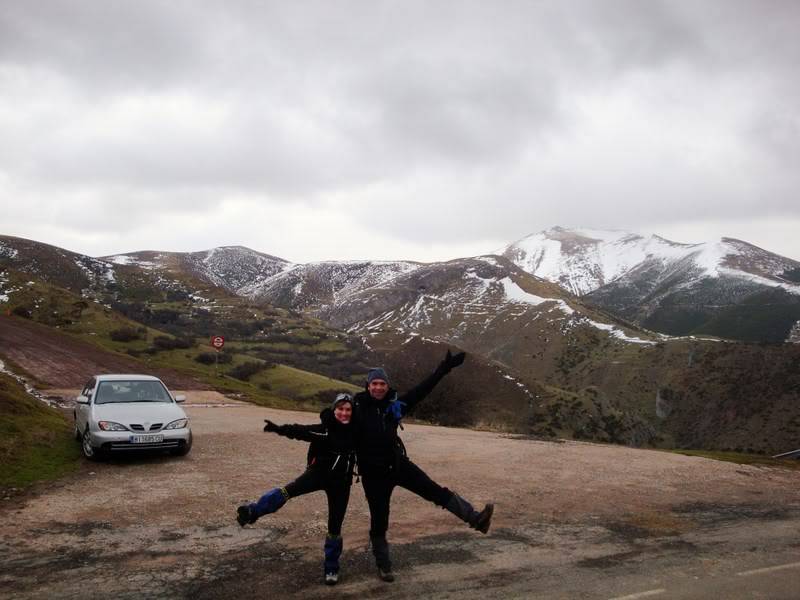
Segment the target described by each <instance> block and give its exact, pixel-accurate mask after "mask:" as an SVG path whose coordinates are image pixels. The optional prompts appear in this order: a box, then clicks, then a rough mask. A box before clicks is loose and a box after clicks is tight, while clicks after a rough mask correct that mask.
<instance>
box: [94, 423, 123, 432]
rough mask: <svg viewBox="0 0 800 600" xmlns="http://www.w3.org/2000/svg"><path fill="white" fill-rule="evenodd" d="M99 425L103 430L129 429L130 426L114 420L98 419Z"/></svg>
mask: <svg viewBox="0 0 800 600" xmlns="http://www.w3.org/2000/svg"><path fill="white" fill-rule="evenodd" d="M97 426H98V427H99V428H100V429H102V430H103V431H128V428H127V427H125V426H124V425H120V424H119V423H114V421H98V422H97Z"/></svg>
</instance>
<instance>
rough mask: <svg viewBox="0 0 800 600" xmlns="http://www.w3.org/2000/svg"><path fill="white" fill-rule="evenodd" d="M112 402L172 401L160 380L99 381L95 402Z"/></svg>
mask: <svg viewBox="0 0 800 600" xmlns="http://www.w3.org/2000/svg"><path fill="white" fill-rule="evenodd" d="M113 402H172V398H170V395H169V393H168V392H167V390H166V388H165V387H164V386H163V385H162V383H161V382H160V381H101V382H100V385H99V386H97V396H96V397H95V400H94V403H95V404H111V403H113Z"/></svg>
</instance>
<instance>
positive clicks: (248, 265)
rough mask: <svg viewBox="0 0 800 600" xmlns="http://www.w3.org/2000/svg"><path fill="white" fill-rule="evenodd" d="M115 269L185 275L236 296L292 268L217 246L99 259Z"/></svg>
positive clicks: (273, 258) (240, 248)
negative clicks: (120, 266) (112, 265)
mask: <svg viewBox="0 0 800 600" xmlns="http://www.w3.org/2000/svg"><path fill="white" fill-rule="evenodd" d="M103 258H104V260H107V261H110V262H112V263H115V264H119V265H136V266H138V267H140V268H143V269H147V270H150V269H166V270H173V271H174V270H179V271H183V272H186V273H188V274H190V275H192V276H194V277H197V278H199V279H202V280H205V281H207V282H209V283H211V284H213V285H216V286H219V287H221V288H224V289H226V290H228V291H230V292H234V293H236V294H238V293H240V291H241V290H242V288H246V287H250V286H253V285H257V284H258V283H259V282H261V281H264V280H266V279H269V278H270V277H272V276H273V275H276V274H278V273H280V272H282V271H284V270H286V269H288V268H290V267H291V266H292V264H291V263H290V262H289V261H287V260H284V259H282V258H278V257H276V256H271V255H269V254H263V253H261V252H256V251H255V250H251V249H250V248H245V247H244V246H220V247H218V248H212V249H210V250H204V251H201V252H188V253H184V252H133V253H130V254H118V255H115V256H107V257H103Z"/></svg>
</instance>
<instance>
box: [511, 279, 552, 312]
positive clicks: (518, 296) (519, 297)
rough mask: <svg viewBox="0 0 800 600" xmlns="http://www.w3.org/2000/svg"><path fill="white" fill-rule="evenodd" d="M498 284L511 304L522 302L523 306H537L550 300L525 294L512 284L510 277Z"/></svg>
mask: <svg viewBox="0 0 800 600" xmlns="http://www.w3.org/2000/svg"><path fill="white" fill-rule="evenodd" d="M500 283H501V284H502V285H503V291H504V293H505V295H506V298H508V299H509V300H511V301H512V302H524V303H525V304H532V305H533V306H538V305H539V304H541V303H542V302H547V301H548V300H552V299H551V298H542V297H541V296H537V295H535V294H530V293H528V292H526V291H525V290H523V289H522V288H521V287H519V286H518V285H517V284H516V283H514V282H513V281H512V280H511V278H510V277H505V278H503V279H501V280H500Z"/></svg>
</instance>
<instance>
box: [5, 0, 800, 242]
mask: <svg viewBox="0 0 800 600" xmlns="http://www.w3.org/2000/svg"><path fill="white" fill-rule="evenodd" d="M798 23H800V4H798V3H795V2H781V1H770V2H754V1H750V2H748V1H737V0H730V1H725V2H720V1H706V2H689V1H688V0H686V1H677V2H675V1H666V0H663V1H652V2H641V1H637V0H628V1H623V0H610V1H607V2H602V3H601V2H592V1H577V0H572V1H567V2H544V3H541V2H537V3H533V2H516V1H508V2H503V3H499V4H490V3H486V2H477V1H475V2H435V3H430V2H403V3H397V2H374V3H368V4H365V3H362V2H344V1H337V2H257V1H239V2H227V3H223V2H209V3H203V4H202V5H198V4H196V3H189V2H186V1H182V2H165V1H142V2H137V3H130V2H122V1H120V0H114V1H109V2H102V3H85V2H77V1H74V2H70V1H67V0H59V1H57V0H48V1H43V2H21V1H18V2H5V3H2V5H0V82H2V83H3V84H11V85H15V81H16V79H14V76H12V75H9V73H12V74H13V73H22V74H23V76H22V78H23V79H25V78H27V79H29V80H30V83H29V85H28V87H26V88H25V90H24V93H22V92H18V93H17V94H16V95H13V94H10V93H6V92H0V172H2V173H5V176H6V177H9V178H11V179H12V180H13V181H14V182H16V183H17V185H19V186H23V185H26V184H29V185H30V187H31V188H34V187H37V186H38V187H39V188H41V189H42V190H43V192H42V193H46V194H50V193H52V194H55V195H57V194H58V193H59V189H61V188H63V189H66V190H70V191H74V192H75V193H78V192H81V193H84V194H85V197H86V198H90V199H93V200H92V201H93V202H95V203H97V206H101V205H102V204H103V202H106V203H112V202H117V201H119V202H122V203H123V204H125V203H130V208H128V207H123V208H122V209H120V210H119V211H115V210H113V209H108V210H106V208H98V209H97V210H96V211H95V213H94V214H96V215H103V216H104V217H107V218H109V219H112V220H113V215H114V213H117V214H122V215H124V216H125V218H126V219H129V221H128V222H129V223H133V222H137V219H140V215H139V214H138V213H137V208H136V207H140V208H141V210H142V211H145V210H150V209H151V208H152V209H153V210H155V207H157V206H158V205H160V204H162V205H165V206H168V207H170V208H169V210H171V211H173V212H180V211H187V212H188V211H191V210H193V211H195V212H197V211H211V210H212V208H213V207H214V206H216V205H218V204H219V203H220V202H222V199H223V198H225V197H229V196H230V195H235V194H236V193H243V194H249V195H251V196H261V197H264V198H267V199H269V201H270V202H273V203H283V206H285V207H286V209H287V210H291V206H292V203H294V202H303V203H304V204H306V205H312V206H313V205H315V204H317V203H321V202H324V198H326V197H330V196H344V197H359V198H363V197H366V196H370V199H371V200H373V203H374V205H377V207H375V208H373V209H372V210H374V211H375V212H376V213H378V214H381V215H383V217H384V218H385V219H387V222H389V223H391V224H392V226H393V230H394V235H396V236H398V237H402V238H403V239H406V240H416V241H420V242H424V241H425V240H431V239H435V240H438V241H442V242H454V243H455V242H458V243H462V242H464V241H465V240H466V239H486V240H494V239H502V238H510V239H513V238H517V237H520V236H521V235H524V234H526V233H529V232H530V230H534V229H537V228H545V227H549V226H551V225H553V224H566V225H568V224H570V223H574V220H575V219H578V218H580V220H581V224H584V225H586V224H589V225H590V224H591V223H587V220H591V221H592V222H595V223H598V224H600V225H602V226H607V225H608V222H609V221H610V220H614V219H616V220H617V221H618V222H619V221H625V223H624V224H621V225H625V224H630V225H631V226H639V225H642V228H643V229H648V227H645V226H644V225H646V224H647V222H648V221H658V222H677V221H680V220H686V219H687V218H688V217H690V216H691V215H692V214H693V213H694V212H697V210H698V207H700V211H704V212H708V213H709V214H711V213H713V214H717V215H719V214H726V215H732V216H736V217H741V216H746V215H758V214H760V212H761V211H764V210H772V211H776V212H778V211H784V212H786V213H791V212H792V211H796V210H797V209H796V207H795V206H794V205H793V204H792V203H793V202H794V203H795V204H796V200H795V199H796V190H797V186H798V183H799V182H798V175H796V174H795V172H796V169H795V168H794V165H795V164H796V158H797V156H798V155H800V136H798V122H800V121H799V120H798V109H797V106H798V105H800V104H798V100H800V80H798V78H797V77H796V76H795V74H794V71H795V70H796V65H797V63H798V59H800V45H799V44H800V42H798V38H800V36H797V35H796V32H795V29H796V26H797V24H798ZM4 69H5V70H4ZM47 77H51V78H52V80H53V81H49V80H48V83H47V84H45V83H43V80H44V79H45V78H47ZM647 82H651V83H652V85H650V86H649V87H648V85H647ZM37 92H38V93H37ZM615 94H617V95H621V96H624V95H625V94H630V95H631V96H632V97H633V100H632V102H634V101H635V102H634V103H635V109H636V110H638V111H639V113H638V114H637V115H635V116H636V118H638V119H639V121H636V122H634V119H633V116H632V117H631V119H630V121H627V120H626V119H625V118H624V115H620V114H619V113H613V114H610V115H604V114H603V113H602V111H603V110H608V106H606V105H604V104H602V102H603V101H609V102H610V100H608V99H609V98H614V97H615ZM728 94H736V95H737V96H736V97H731V96H729V95H728ZM26 95H31V96H35V98H36V101H35V102H34V103H32V104H33V106H32V107H30V106H28V105H27V103H26V102H24V101H25V99H26V98H25V96H26ZM181 99H186V100H187V101H188V102H189V106H188V107H187V108H186V111H185V113H181V110H182V109H181V104H180V102H181ZM598 99H600V100H599V101H598ZM623 100H624V98H623ZM170 102H177V107H178V108H176V109H174V110H173V111H170V110H165V106H167V107H168V105H169V103H170ZM737 103H740V104H741V108H740V109H738V110H739V112H738V113H737V114H735V115H733V116H731V114H729V113H731V111H726V109H728V107H729V106H730V105H736V104H737ZM665 107H666V108H668V109H669V110H665ZM612 108H613V109H614V110H619V108H618V107H617V106H612ZM593 110H596V111H597V114H596V115H592V119H589V118H587V116H586V115H585V114H583V113H584V112H585V111H593ZM115 111H116V112H115ZM191 111H196V114H194V113H192V112H191ZM4 115H13V119H12V118H10V117H4ZM682 117H685V122H686V123H691V122H692V121H695V122H697V123H698V126H697V127H696V128H695V129H696V130H694V131H693V130H692V128H691V127H690V126H689V125H686V123H676V122H674V121H670V119H672V118H675V119H679V118H682ZM723 117H724V118H725V119H728V121H723V120H722V119H723ZM604 118H607V119H609V120H610V122H612V124H613V126H614V127H619V128H620V131H619V135H616V132H615V131H613V130H612V131H607V130H604V129H603V119H604ZM717 121H719V123H720V124H719V126H718V127H716V128H714V127H702V126H703V125H704V124H705V123H714V122H717ZM587 123H589V125H592V126H595V127H596V130H591V129H590V128H589V127H588V126H587ZM626 126H630V127H632V128H635V127H643V128H646V131H645V133H637V132H634V133H633V134H630V135H627V134H626V132H625V131H624V129H625V127H626ZM584 128H585V129H584ZM676 130H680V131H682V132H684V133H685V136H686V139H685V142H681V143H682V144H683V146H685V151H683V152H682V151H680V150H679V149H676V148H675V147H673V146H670V145H669V144H675V141H674V140H671V139H670V136H671V135H673V132H674V131H676ZM648 135H651V136H652V137H651V138H650V139H647V136H648ZM701 135H705V136H719V137H720V142H719V144H720V145H723V143H724V144H725V145H730V146H731V148H730V149H723V150H720V151H719V155H714V154H713V152H712V155H711V160H713V161H714V164H712V165H707V164H699V163H697V162H693V160H692V157H691V154H692V153H698V154H702V152H703V150H704V148H706V146H713V144H708V143H707V142H708V140H704V139H700V138H699V137H698V136H701ZM591 136H596V139H593V138H592V137H591ZM712 141H713V140H712ZM626 145H629V147H625V146H626ZM565 146H566V147H565ZM727 150H730V154H732V155H734V156H733V157H731V156H729V155H727V154H725V151H727ZM592 153H595V156H592ZM552 161H557V162H558V164H557V165H556V166H555V167H554V166H553V165H552V164H551V163H552ZM54 197H55V196H54ZM86 203H87V204H86V206H87V208H88V207H89V206H90V201H89V200H86ZM353 205H354V206H358V208H359V210H362V211H363V210H364V207H363V205H362V204H360V203H359V202H354V203H353ZM343 210H351V209H349V208H347V207H344V205H343ZM98 218H99V217H98ZM59 219H63V220H64V222H68V223H72V221H73V219H72V218H71V217H70V216H69V214H62V215H61V216H60V217H59ZM266 250H268V251H270V249H266ZM274 251H276V252H277V250H274Z"/></svg>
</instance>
